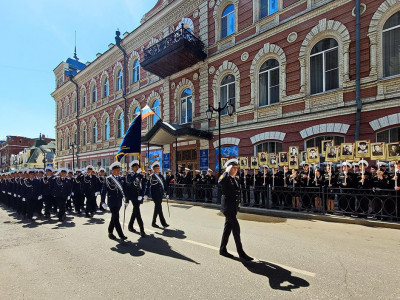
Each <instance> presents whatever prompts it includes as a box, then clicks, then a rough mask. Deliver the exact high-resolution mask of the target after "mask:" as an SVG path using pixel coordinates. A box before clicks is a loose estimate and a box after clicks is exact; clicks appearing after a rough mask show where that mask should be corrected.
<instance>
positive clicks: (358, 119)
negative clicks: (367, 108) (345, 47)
mask: <svg viewBox="0 0 400 300" xmlns="http://www.w3.org/2000/svg"><path fill="white" fill-rule="evenodd" d="M355 13H356V103H357V112H356V130H355V135H354V138H355V140H358V139H359V137H360V126H361V110H362V101H361V95H360V92H361V91H360V90H361V89H360V84H361V83H360V63H361V62H360V59H361V58H360V0H356V7H355Z"/></svg>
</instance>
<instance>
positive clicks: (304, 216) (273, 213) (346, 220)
mask: <svg viewBox="0 0 400 300" xmlns="http://www.w3.org/2000/svg"><path fill="white" fill-rule="evenodd" d="M163 201H164V202H166V200H165V199H164V200H163ZM168 201H169V202H170V203H176V204H184V205H192V206H200V207H208V208H214V209H219V208H220V205H219V204H215V203H205V202H192V201H184V200H182V201H181V200H171V199H169V200H168ZM240 212H242V213H249V214H255V215H262V216H269V217H277V218H287V219H300V220H318V221H324V222H332V223H343V224H355V225H362V226H367V227H378V228H389V229H400V223H395V222H382V221H376V220H366V219H356V218H351V217H344V216H336V215H319V214H313V213H303V212H293V211H284V210H275V209H262V208H256V207H241V208H240Z"/></svg>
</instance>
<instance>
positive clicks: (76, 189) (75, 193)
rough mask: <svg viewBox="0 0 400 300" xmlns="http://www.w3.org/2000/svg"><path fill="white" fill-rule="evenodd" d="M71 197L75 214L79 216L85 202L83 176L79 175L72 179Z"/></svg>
mask: <svg viewBox="0 0 400 300" xmlns="http://www.w3.org/2000/svg"><path fill="white" fill-rule="evenodd" d="M72 197H73V203H74V207H75V212H76V213H78V214H80V213H81V209H82V208H83V204H84V201H85V191H84V185H83V174H81V173H80V174H77V175H76V176H75V178H74V179H72Z"/></svg>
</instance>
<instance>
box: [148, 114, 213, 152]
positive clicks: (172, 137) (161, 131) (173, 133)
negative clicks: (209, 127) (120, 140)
mask: <svg viewBox="0 0 400 300" xmlns="http://www.w3.org/2000/svg"><path fill="white" fill-rule="evenodd" d="M212 138H213V135H212V133H211V132H208V131H204V130H198V129H195V128H191V127H186V126H182V125H178V124H169V123H167V122H163V121H161V120H158V121H157V123H156V124H155V125H154V126H153V127H152V128H151V129H150V131H149V132H148V133H147V134H146V135H145V136H144V137H142V144H149V145H152V146H163V145H169V144H173V143H175V142H176V140H177V139H180V140H182V139H185V140H211V139H212Z"/></svg>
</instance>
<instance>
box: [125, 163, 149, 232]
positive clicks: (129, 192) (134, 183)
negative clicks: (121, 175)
mask: <svg viewBox="0 0 400 300" xmlns="http://www.w3.org/2000/svg"><path fill="white" fill-rule="evenodd" d="M129 167H130V168H131V170H132V172H131V173H129V174H128V175H127V176H126V180H125V189H124V192H125V196H126V201H128V202H129V201H132V205H133V209H132V215H131V219H130V220H129V224H128V230H129V231H130V232H136V230H135V229H134V228H133V224H134V223H135V219H137V222H138V224H139V228H140V235H141V236H142V237H145V236H146V233H145V232H144V226H143V220H142V215H141V213H140V204H142V203H143V200H147V196H145V191H146V179H143V178H142V175H140V173H141V169H139V161H138V160H133V161H132V162H131V163H130V164H129Z"/></svg>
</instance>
